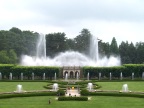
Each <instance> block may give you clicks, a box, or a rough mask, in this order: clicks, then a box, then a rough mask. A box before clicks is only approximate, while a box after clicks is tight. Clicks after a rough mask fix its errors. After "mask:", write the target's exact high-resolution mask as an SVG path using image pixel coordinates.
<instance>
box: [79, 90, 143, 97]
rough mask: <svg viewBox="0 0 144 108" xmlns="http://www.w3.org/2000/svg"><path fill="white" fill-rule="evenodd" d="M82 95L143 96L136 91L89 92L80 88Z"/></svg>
mask: <svg viewBox="0 0 144 108" xmlns="http://www.w3.org/2000/svg"><path fill="white" fill-rule="evenodd" d="M81 95H83V96H117V97H138V98H144V94H138V93H123V92H89V91H88V90H86V89H85V90H82V91H81Z"/></svg>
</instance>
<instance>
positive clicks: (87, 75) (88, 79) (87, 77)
mask: <svg viewBox="0 0 144 108" xmlns="http://www.w3.org/2000/svg"><path fill="white" fill-rule="evenodd" d="M87 80H88V81H89V72H88V73H87Z"/></svg>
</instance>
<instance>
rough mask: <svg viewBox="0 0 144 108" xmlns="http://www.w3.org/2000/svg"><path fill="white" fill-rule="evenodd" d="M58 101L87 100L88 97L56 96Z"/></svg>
mask: <svg viewBox="0 0 144 108" xmlns="http://www.w3.org/2000/svg"><path fill="white" fill-rule="evenodd" d="M58 100H59V101H71V100H72V101H87V100H88V97H84V96H82V97H59V98H58Z"/></svg>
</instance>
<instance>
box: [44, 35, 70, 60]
mask: <svg viewBox="0 0 144 108" xmlns="http://www.w3.org/2000/svg"><path fill="white" fill-rule="evenodd" d="M66 49H67V45H66V37H65V33H50V34H47V35H46V53H47V55H48V56H51V57H54V56H55V55H56V54H58V53H60V52H64V51H66Z"/></svg>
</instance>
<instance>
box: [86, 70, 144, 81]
mask: <svg viewBox="0 0 144 108" xmlns="http://www.w3.org/2000/svg"><path fill="white" fill-rule="evenodd" d="M89 77H90V75H89V72H88V73H87V80H89ZM98 78H99V80H101V73H99V75H98ZM109 79H110V80H112V73H111V72H110V73H109ZM122 79H123V73H122V72H121V73H120V80H122ZM142 79H143V80H144V72H143V73H142ZM132 80H134V73H132Z"/></svg>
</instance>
